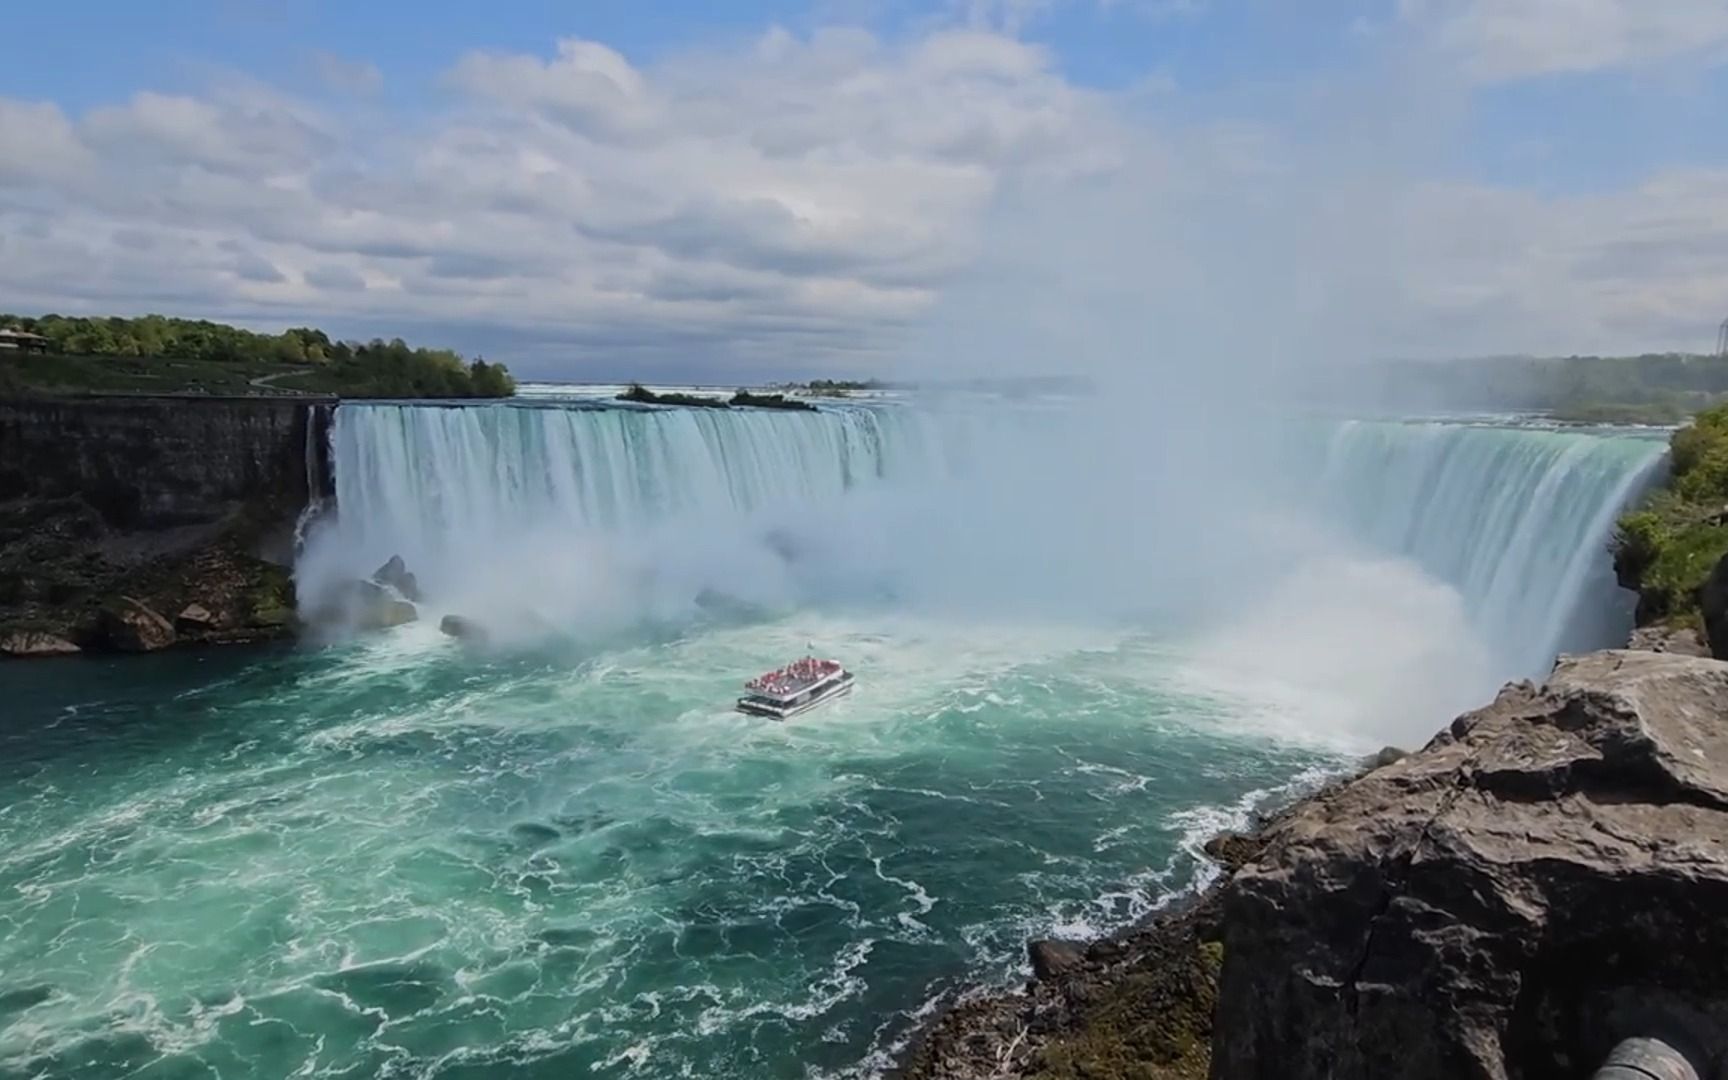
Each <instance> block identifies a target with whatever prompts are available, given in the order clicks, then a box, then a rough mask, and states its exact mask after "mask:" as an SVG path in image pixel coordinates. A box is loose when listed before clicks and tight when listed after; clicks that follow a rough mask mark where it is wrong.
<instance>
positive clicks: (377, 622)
mask: <svg viewBox="0 0 1728 1080" xmlns="http://www.w3.org/2000/svg"><path fill="white" fill-rule="evenodd" d="M419 618H420V612H419V610H418V609H417V608H415V606H414V605H413V604H411V603H409V602H408V601H406V600H403V599H401V598H400V597H398V596H397V595H396V594H395V593H393V592H391V591H390V590H389V589H387V588H385V587H384V586H382V585H380V584H378V583H377V582H374V581H366V580H364V579H361V578H355V579H353V580H351V581H346V582H343V583H342V584H341V585H338V586H337V587H335V588H334V589H332V590H330V591H329V592H328V593H327V594H326V596H325V598H324V602H323V603H322V604H321V605H320V606H319V608H318V615H317V621H318V622H320V623H324V624H327V625H337V626H341V625H346V626H350V627H353V628H354V629H356V630H362V631H370V630H388V629H390V628H391V627H393V626H401V625H403V624H404V623H411V622H415V621H416V620H418V619H419Z"/></svg>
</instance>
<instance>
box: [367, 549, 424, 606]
mask: <svg viewBox="0 0 1728 1080" xmlns="http://www.w3.org/2000/svg"><path fill="white" fill-rule="evenodd" d="M372 580H373V581H375V582H377V583H378V584H380V585H388V586H389V587H390V588H392V589H395V590H396V591H397V592H398V593H400V594H401V595H402V599H404V600H412V601H413V602H415V603H419V602H420V601H421V599H422V597H421V595H420V581H419V579H418V578H416V577H415V576H414V575H413V573H411V572H410V571H409V569H408V564H407V563H406V562H404V561H402V556H400V555H392V556H390V561H389V562H387V563H385V564H384V565H383V566H380V567H379V568H378V569H377V570H375V571H374V572H373V574H372Z"/></svg>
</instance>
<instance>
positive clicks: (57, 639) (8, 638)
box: [0, 630, 84, 659]
mask: <svg viewBox="0 0 1728 1080" xmlns="http://www.w3.org/2000/svg"><path fill="white" fill-rule="evenodd" d="M83 651H84V650H82V649H80V648H79V647H78V646H77V645H76V644H74V643H72V642H70V641H67V640H66V639H65V638H63V637H61V636H59V635H58V634H50V633H47V632H45V631H41V630H11V631H8V632H6V633H0V656H13V657H18V658H20V659H29V658H33V657H39V656H74V655H76V654H78V653H81V652H83Z"/></svg>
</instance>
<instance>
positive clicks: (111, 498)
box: [0, 398, 328, 657]
mask: <svg viewBox="0 0 1728 1080" xmlns="http://www.w3.org/2000/svg"><path fill="white" fill-rule="evenodd" d="M327 420H328V411H327V410H326V409H325V408H324V407H322V406H319V405H316V404H308V403H305V402H288V401H280V400H277V401H269V400H255V399H230V400H216V399H189V398H181V399H167V398H162V399H151V398H109V399H103V398H87V399H66V400H53V399H31V400H25V401H7V400H0V638H6V639H9V640H12V641H13V646H14V647H12V648H0V655H4V656H15V657H27V656H40V655H49V654H50V653H48V652H45V651H44V649H43V647H42V642H41V641H39V640H35V639H27V638H26V636H25V635H38V636H46V637H48V638H53V639H58V640H59V641H61V642H62V643H64V644H65V645H69V646H72V647H75V648H78V649H81V650H84V651H101V650H107V649H125V650H128V651H132V650H146V651H147V650H150V649H155V648H160V647H163V645H164V643H168V644H183V645H184V644H229V643H236V642H249V641H260V640H273V639H277V638H281V637H285V636H288V635H291V634H292V633H293V632H294V629H295V619H294V589H293V583H292V581H291V579H290V575H289V572H288V570H287V567H286V564H287V563H288V562H289V561H291V559H292V557H293V553H294V551H293V549H294V526H295V522H296V520H297V518H298V517H299V514H300V511H301V509H302V508H303V507H305V506H306V505H307V502H308V499H309V498H312V497H314V496H319V495H323V494H325V486H326V484H327V477H328V470H327V469H326V468H324V465H325V464H327V463H325V462H323V461H322V460H321V459H320V458H319V454H320V453H323V452H324V451H322V450H321V448H322V447H323V445H324V442H325V440H324V439H323V438H322V437H321V433H322V431H323V425H324V424H325V423H326V422H327ZM128 600H130V601H132V602H135V603H136V604H137V605H139V606H142V607H143V608H147V609H149V610H150V611H151V612H152V613H153V614H155V615H156V616H157V617H159V618H161V619H162V621H163V622H165V623H167V626H168V629H167V631H166V632H165V633H164V632H163V630H162V625H161V624H160V623H158V622H156V620H155V619H151V618H145V617H143V616H141V615H139V614H138V613H137V612H136V610H135V608H134V607H133V604H132V603H129V602H128ZM170 616H171V618H169V617H170ZM60 651H64V650H60Z"/></svg>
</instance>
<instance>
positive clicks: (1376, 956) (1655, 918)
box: [1212, 652, 1728, 1080]
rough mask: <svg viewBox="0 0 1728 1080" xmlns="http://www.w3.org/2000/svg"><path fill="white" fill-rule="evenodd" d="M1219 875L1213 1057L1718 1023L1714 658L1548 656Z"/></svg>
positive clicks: (1725, 938) (1449, 1065)
mask: <svg viewBox="0 0 1728 1080" xmlns="http://www.w3.org/2000/svg"><path fill="white" fill-rule="evenodd" d="M1265 840H1266V850H1265V851H1264V852H1263V853H1262V855H1261V856H1260V857H1259V858H1258V859H1256V860H1255V861H1254V862H1253V863H1251V864H1250V865H1248V866H1246V867H1245V868H1243V869H1242V870H1241V871H1240V872H1239V873H1238V874H1237V875H1236V877H1235V878H1234V879H1233V880H1232V881H1231V882H1230V884H1229V885H1228V886H1227V887H1226V889H1225V890H1224V914H1223V921H1224V955H1225V961H1224V971H1223V977H1222V982H1221V986H1220V991H1219V993H1220V997H1219V1003H1218V1011H1217V1014H1216V1017H1215V1021H1214V1022H1215V1029H1216V1036H1215V1038H1214V1041H1213V1062H1212V1075H1213V1076H1214V1077H1218V1078H1221V1080H1222V1078H1228V1080H1260V1078H1265V1080H1272V1078H1274V1077H1276V1078H1278V1080H1306V1078H1313V1080H1321V1078H1327V1080H1376V1078H1382V1077H1401V1078H1407V1080H1452V1078H1457V1077H1480V1078H1506V1077H1518V1078H1524V1080H1550V1078H1551V1080H1560V1078H1562V1077H1573V1076H1581V1075H1587V1074H1588V1072H1589V1071H1590V1070H1591V1069H1593V1068H1595V1066H1596V1065H1597V1064H1599V1063H1600V1062H1601V1061H1602V1060H1603V1059H1604V1058H1605V1057H1606V1055H1607V1054H1608V1052H1609V1051H1610V1050H1611V1049H1612V1047H1613V1046H1614V1045H1615V1044H1616V1043H1618V1042H1619V1041H1620V1040H1621V1039H1622V1038H1625V1037H1629V1036H1634V1035H1646V1036H1655V1037H1661V1038H1668V1039H1670V1040H1675V1039H1678V1040H1681V1041H1692V1042H1696V1043H1705V1044H1710V1045H1709V1046H1708V1052H1709V1053H1711V1054H1719V1053H1722V1052H1723V1051H1724V1050H1725V1049H1728V1046H1724V1045H1717V1044H1719V1043H1720V1041H1721V1039H1722V1036H1721V1034H1720V1033H1722V1032H1724V1031H1728V978H1725V977H1724V975H1723V963H1724V960H1725V959H1728V918H1725V917H1724V916H1723V913H1724V912H1728V664H1722V663H1718V662H1716V661H1712V660H1702V659H1695V658H1690V657H1683V656H1676V655H1672V654H1661V653H1648V652H1608V653H1595V654H1591V655H1589V656H1584V657H1576V658H1567V659H1565V660H1563V661H1562V662H1561V663H1560V665H1559V666H1558V667H1557V668H1556V670H1555V672H1554V675H1553V677H1552V678H1551V679H1550V681H1549V683H1548V685H1547V686H1545V687H1543V688H1541V689H1537V688H1535V687H1532V686H1530V685H1528V684H1522V685H1516V686H1512V687H1508V688H1507V689H1506V690H1505V691H1503V692H1502V693H1501V695H1500V697H1499V698H1498V699H1497V700H1496V701H1495V702H1494V703H1493V704H1492V705H1490V706H1488V707H1487V708H1485V709H1482V710H1480V711H1478V712H1475V713H1470V714H1468V715H1466V716H1463V717H1461V718H1459V719H1458V720H1457V721H1455V722H1454V723H1453V724H1452V726H1451V728H1450V730H1449V731H1447V732H1444V733H1442V734H1441V735H1440V736H1438V737H1437V738H1436V739H1435V740H1434V741H1433V742H1432V743H1430V744H1429V745H1428V747H1426V748H1425V749H1424V750H1423V751H1422V752H1420V753H1418V754H1415V755H1412V756H1411V757H1409V758H1406V759H1404V760H1403V761H1401V762H1398V763H1396V764H1393V765H1390V766H1388V767H1386V768H1382V769H1378V770H1376V771H1374V772H1371V773H1369V774H1367V775H1366V776H1364V777H1362V778H1361V779H1358V780H1357V781H1355V782H1354V783H1351V784H1348V785H1344V786H1341V787H1338V788H1335V789H1332V790H1330V791H1328V792H1325V793H1322V794H1321V795H1319V796H1317V797H1315V798H1314V799H1311V800H1309V801H1308V802H1306V803H1304V804H1301V805H1299V806H1298V807H1297V808H1296V809H1295V810H1294V811H1293V812H1291V813H1289V814H1287V815H1285V816H1283V817H1282V818H1280V819H1279V820H1277V821H1276V822H1274V823H1273V824H1272V825H1270V826H1269V827H1268V828H1267V830H1266V831H1265Z"/></svg>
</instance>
